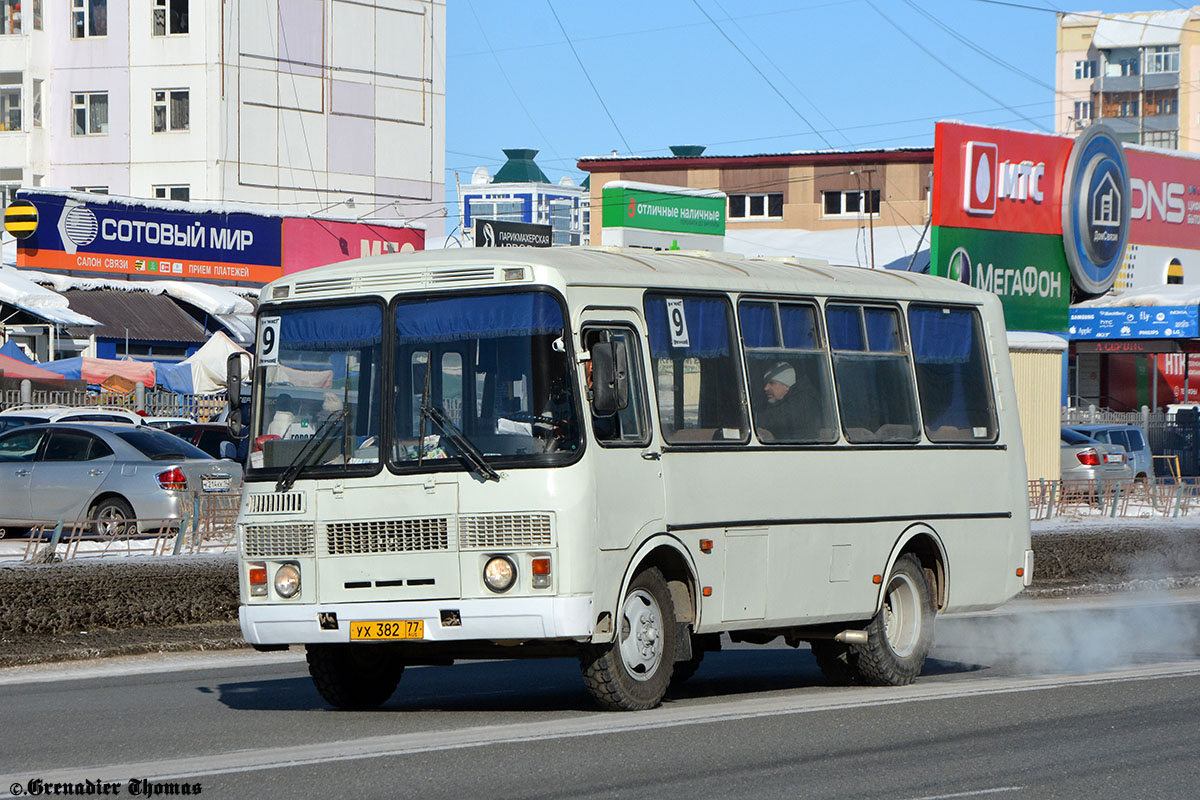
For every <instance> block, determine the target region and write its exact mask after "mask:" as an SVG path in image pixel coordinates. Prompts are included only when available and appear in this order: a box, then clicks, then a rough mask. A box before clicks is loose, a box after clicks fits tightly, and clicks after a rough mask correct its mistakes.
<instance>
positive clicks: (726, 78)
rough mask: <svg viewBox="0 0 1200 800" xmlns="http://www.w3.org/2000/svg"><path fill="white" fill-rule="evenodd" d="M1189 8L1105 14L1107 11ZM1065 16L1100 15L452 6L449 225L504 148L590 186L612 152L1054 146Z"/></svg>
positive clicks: (709, 6)
mask: <svg viewBox="0 0 1200 800" xmlns="http://www.w3.org/2000/svg"><path fill="white" fill-rule="evenodd" d="M1187 5H1190V4H1183V3H1179V2H1173V0H1159V1H1158V2H1151V3H1150V4H1146V3H1134V2H1118V1H1117V0H1109V2H1107V3H1106V4H1105V5H1104V6H1103V7H1102V10H1103V12H1104V13H1114V12H1122V11H1140V10H1167V9H1173V8H1180V7H1187ZM1016 6H1030V7H1035V8H1034V9H1032V10H1031V9H1030V8H1020V7H1016ZM552 9H553V11H552ZM1039 9H1040V10H1039ZM1056 10H1065V11H1080V10H1097V7H1096V6H1092V7H1091V8H1090V9H1085V8H1081V7H1077V6H1067V5H1063V4H1062V3H1061V2H1058V3H1056V2H1051V1H1050V0H1012V3H1011V4H1004V3H999V2H980V1H979V0H606V2H586V3H585V2H576V1H574V0H450V2H449V3H448V9H447V32H446V39H447V42H446V73H447V88H446V106H447V111H446V151H447V152H446V181H447V186H448V190H449V191H448V192H447V194H448V198H447V199H448V200H450V201H451V205H450V206H448V212H449V214H450V216H451V218H452V219H453V217H455V216H456V215H457V211H458V209H457V206H456V205H454V204H453V200H454V198H455V195H454V193H453V186H454V180H455V173H456V172H457V174H458V177H459V180H461V181H462V182H464V183H466V182H469V181H470V179H471V172H472V170H473V169H474V168H475V167H477V166H480V165H482V166H485V167H487V168H488V169H489V171H490V172H491V173H493V174H494V173H495V171H496V170H497V169H498V168H499V167H500V165H501V164H502V163H503V162H504V156H503V154H502V153H501V152H500V150H501V148H507V147H532V148H535V149H537V150H539V151H540V153H539V155H538V157H537V161H538V163H539V165H540V166H541V167H542V169H543V170H544V171H545V172H546V174H547V175H548V177H550V179H551V180H554V181H557V180H558V179H559V178H560V177H562V176H563V175H569V176H571V177H572V178H574V179H576V180H581V179H582V177H583V173H581V172H579V171H578V170H576V168H575V162H576V159H578V158H579V157H581V156H589V155H604V154H608V153H611V152H612V151H613V150H617V151H618V152H620V153H622V154H625V153H633V154H636V155H642V156H645V155H667V154H668V152H669V151H668V150H667V147H668V145H672V144H703V145H706V146H707V147H708V150H707V151H706V153H707V154H710V155H746V154H753V153H778V152H787V151H791V150H797V149H828V148H830V147H833V148H838V149H843V148H847V149H849V148H875V147H896V146H932V144H933V125H934V122H935V121H936V120H938V119H961V120H963V121H966V122H971V123H980V124H988V125H1000V126H1004V127H1011V128H1017V129H1021V130H1031V131H1037V130H1051V129H1052V128H1053V120H1052V117H1053V112H1054V92H1053V85H1054V46H1055V13H1054V12H1055V11H1056ZM921 11H924V12H925V14H922V13H920V12H921ZM555 15H557V18H558V19H557V20H556V19H555ZM884 15H886V16H887V17H888V18H890V20H891V22H888V20H886V19H885V18H884ZM710 18H711V20H710ZM560 23H561V27H560ZM892 23H894V25H893V24H892ZM938 23H941V25H940V26H939V24H938ZM943 26H944V27H943ZM897 27H899V28H900V29H903V31H905V32H906V33H907V34H908V36H907V37H906V36H905V35H904V33H901V32H900V30H898V29H897ZM564 29H565V32H566V35H565V36H564ZM951 32H953V33H954V34H957V35H958V36H959V37H961V41H960V40H959V39H956V38H955V37H954V36H953V35H952V33H951ZM568 37H569V39H570V44H568ZM727 37H728V38H727ZM908 37H911V39H910V38H908ZM913 40H915V42H914V41H913ZM918 43H919V45H920V46H918ZM571 45H573V46H574V49H575V52H577V53H578V59H579V60H578V61H577V60H576V56H575V55H574V54H573V52H572V49H571ZM970 45H974V46H975V47H977V48H979V50H982V51H983V52H985V53H987V54H989V55H991V56H993V57H994V58H995V59H998V60H1000V61H1002V62H1004V64H998V63H996V61H994V60H990V59H989V58H987V57H985V55H982V54H981V53H980V52H978V51H977V50H975V49H973V48H972V47H971V46H970ZM921 47H924V48H925V49H926V50H928V51H929V53H927V52H924V51H923V50H922V49H921ZM930 53H932V56H931V55H930ZM933 56H936V58H937V59H938V60H940V61H941V62H942V63H939V61H938V60H935V58H934V57H933ZM580 61H582V65H583V68H586V75H585V72H584V69H582V68H581V67H580V63H579V62H580ZM751 62H753V64H752V63H751ZM760 71H761V73H762V74H761V75H760V74H759V72H760ZM1020 73H1026V75H1022V74H1020ZM589 80H590V82H589ZM592 84H594V85H595V90H593V88H592ZM1192 86H1195V84H1192ZM1184 91H1187V89H1186V88H1185V89H1184ZM597 95H599V97H597ZM602 101H603V102H602ZM610 117H611V119H610ZM814 128H815V129H816V130H817V131H819V133H814ZM452 226H453V222H452V221H451V222H450V224H449V225H448V226H447V227H448V228H449V227H452Z"/></svg>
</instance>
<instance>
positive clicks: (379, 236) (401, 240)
mask: <svg viewBox="0 0 1200 800" xmlns="http://www.w3.org/2000/svg"><path fill="white" fill-rule="evenodd" d="M424 249H425V231H423V230H420V229H418V228H400V227H391V226H388V225H375V224H370V223H366V222H337V221H335V220H327V219H309V218H300V217H285V218H284V220H283V273H284V274H285V275H290V274H291V273H293V272H299V271H300V270H302V269H309V268H310V267H320V266H323V265H325V264H333V263H335V262H337V261H345V260H346V259H349V258H365V257H366V256H378V255H382V254H383V253H408V252H411V251H413V250H424Z"/></svg>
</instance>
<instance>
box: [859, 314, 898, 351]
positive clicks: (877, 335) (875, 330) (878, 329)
mask: <svg viewBox="0 0 1200 800" xmlns="http://www.w3.org/2000/svg"><path fill="white" fill-rule="evenodd" d="M863 316H864V317H865V318H866V323H867V348H868V349H869V350H870V351H871V352H872V353H902V352H904V348H903V347H902V346H901V342H902V340H901V338H900V315H898V314H897V313H896V312H895V310H894V309H891V308H864V309H863Z"/></svg>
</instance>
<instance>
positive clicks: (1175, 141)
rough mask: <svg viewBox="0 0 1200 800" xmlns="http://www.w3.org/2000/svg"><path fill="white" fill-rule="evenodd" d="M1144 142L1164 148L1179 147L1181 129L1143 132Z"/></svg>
mask: <svg viewBox="0 0 1200 800" xmlns="http://www.w3.org/2000/svg"><path fill="white" fill-rule="evenodd" d="M1142 144H1144V145H1149V146H1150V147H1161V148H1163V149H1164V150H1178V149H1179V131H1147V132H1145V133H1143V134H1142Z"/></svg>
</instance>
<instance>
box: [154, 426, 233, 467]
mask: <svg viewBox="0 0 1200 800" xmlns="http://www.w3.org/2000/svg"><path fill="white" fill-rule="evenodd" d="M167 433H173V434H175V435H176V436H178V437H179V438H181V439H183V440H184V441H187V442H191V443H192V444H194V445H195V446H196V447H199V448H200V449H201V450H203V451H204V452H206V453H208V454H209V455H210V456H212V457H213V458H233V459H234V460H237V461H241V459H240V458H238V457H237V453H238V451H239V450H240V449H241V446H242V444H243V443H242V442H241V441H239V440H238V439H235V438H234V437H233V436H231V435H230V434H229V428H227V427H226V426H224V425H220V424H217V423H213V422H195V423H191V424H188V425H173V426H171V427H170V428H167ZM224 442H229V443H230V445H232V447H226V448H224V452H222V447H221V445H222V444H223V443H224Z"/></svg>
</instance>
